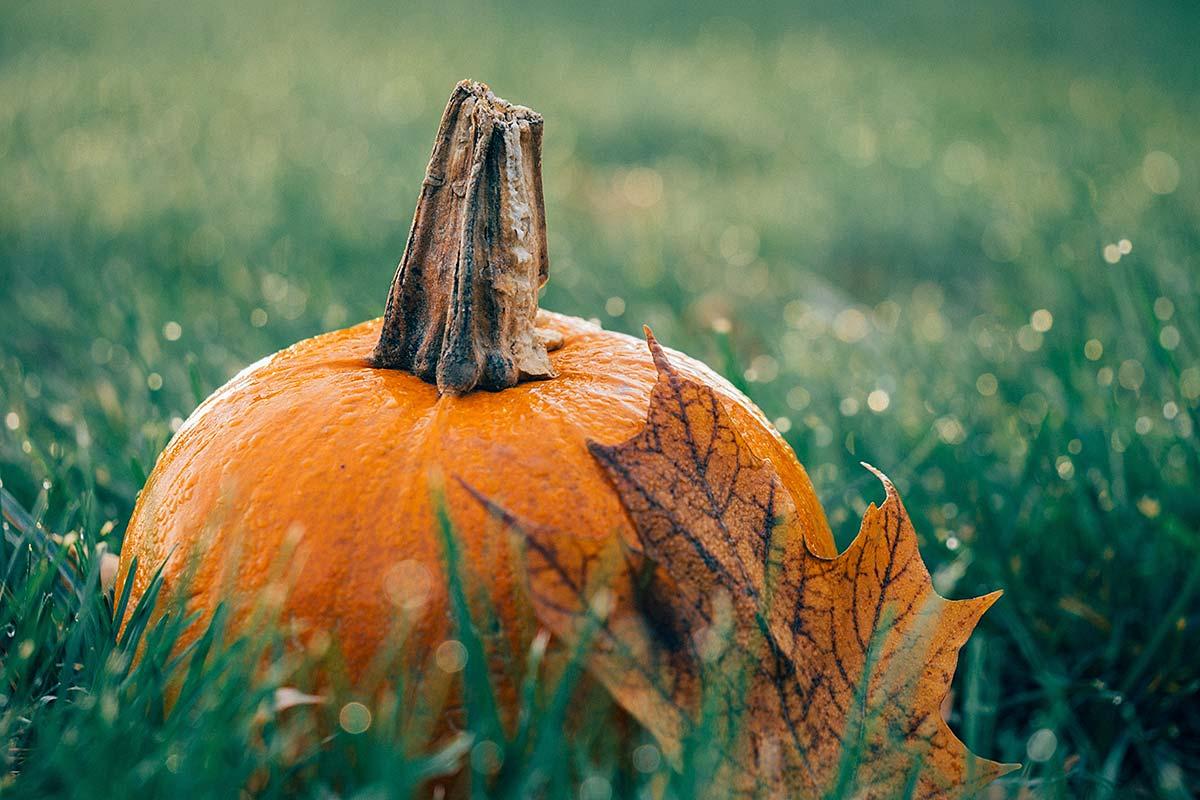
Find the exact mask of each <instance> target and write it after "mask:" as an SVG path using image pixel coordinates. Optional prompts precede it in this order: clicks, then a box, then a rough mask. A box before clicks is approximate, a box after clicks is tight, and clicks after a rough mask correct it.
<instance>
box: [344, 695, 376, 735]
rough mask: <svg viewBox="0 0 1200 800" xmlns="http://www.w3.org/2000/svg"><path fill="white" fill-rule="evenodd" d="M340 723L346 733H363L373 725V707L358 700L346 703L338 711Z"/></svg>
mask: <svg viewBox="0 0 1200 800" xmlns="http://www.w3.org/2000/svg"><path fill="white" fill-rule="evenodd" d="M338 724H339V725H341V726H342V730H344V731H345V732H346V733H363V732H364V731H366V730H367V728H369V727H371V709H369V708H367V707H366V706H365V705H363V704H362V703H359V702H357V701H354V702H350V703H346V705H344V706H342V710H341V711H339V712H338Z"/></svg>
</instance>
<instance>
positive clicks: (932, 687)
mask: <svg viewBox="0 0 1200 800" xmlns="http://www.w3.org/2000/svg"><path fill="white" fill-rule="evenodd" d="M646 338H647V342H648V344H649V346H650V351H651V353H652V355H653V357H654V362H655V364H656V366H657V368H658V381H657V383H656V385H655V388H654V390H653V392H652V394H651V398H650V409H649V413H648V416H647V421H646V425H645V427H644V428H643V429H642V430H641V431H640V432H639V433H637V434H636V435H635V436H633V437H632V438H631V439H629V440H628V441H625V442H622V443H620V444H616V445H604V444H599V443H594V442H593V443H590V444H589V447H590V449H591V452H592V454H593V455H594V456H595V457H596V459H597V460H598V462H599V463H600V464H601V465H602V467H603V469H604V470H605V472H606V473H607V474H608V476H609V478H610V479H611V480H612V482H613V485H614V486H615V487H616V490H617V492H618V494H619V495H620V497H621V500H622V502H623V504H624V506H625V509H626V511H627V513H628V515H629V517H630V519H631V521H632V522H633V525H634V528H635V530H636V533H637V541H636V542H629V543H623V544H618V545H616V546H615V547H614V551H613V552H612V553H610V554H609V556H608V557H604V556H597V555H596V554H595V553H594V550H592V549H589V548H584V547H580V546H578V543H577V540H576V539H575V537H574V536H572V535H571V534H570V533H567V532H564V531H558V530H552V529H547V528H544V527H539V526H536V525H532V524H529V523H527V522H525V521H523V520H519V519H516V518H514V517H513V516H511V515H510V514H508V513H507V512H505V511H504V509H502V508H499V507H498V506H496V505H495V504H493V503H491V502H490V501H488V500H487V499H486V498H482V497H480V500H481V501H483V502H484V503H485V504H487V505H488V507H489V508H490V509H491V510H492V511H493V513H495V514H496V515H497V516H498V517H499V518H501V519H502V520H504V522H505V523H506V524H508V525H509V526H510V527H512V528H513V529H515V530H517V531H518V532H519V533H520V535H521V536H522V537H523V539H524V541H525V544H526V561H527V569H528V573H529V592H530V597H531V599H532V602H533V605H534V608H535V610H536V613H537V615H538V617H539V619H540V620H541V622H542V624H544V625H546V627H547V628H549V629H550V630H551V631H552V632H553V633H554V634H555V635H557V636H558V637H560V638H562V639H565V640H567V641H577V640H579V639H580V638H581V637H583V636H585V635H586V636H588V637H590V639H591V642H592V648H591V651H590V653H589V669H590V671H591V672H592V674H593V675H595V677H596V678H597V679H598V680H599V681H600V682H601V683H602V684H603V685H604V686H605V687H606V688H607V689H608V691H609V692H610V693H611V694H612V696H613V697H614V698H615V700H616V701H617V702H618V703H619V704H620V705H621V706H622V707H624V708H625V710H626V711H628V712H629V713H630V714H631V715H632V716H633V717H634V718H636V719H637V720H638V721H639V722H640V723H641V724H642V725H644V726H645V727H646V728H647V729H648V730H649V731H650V732H651V734H652V735H654V736H655V738H656V739H657V740H658V742H659V744H660V745H661V746H662V748H663V750H664V752H665V753H666V754H667V756H668V758H670V759H672V760H674V761H676V762H678V760H679V759H680V757H681V753H682V752H683V750H684V748H685V747H687V746H689V737H691V736H693V733H694V732H697V731H701V730H702V731H703V738H704V741H703V742H702V743H701V745H702V748H703V753H704V757H705V758H707V759H708V761H707V762H706V763H711V765H712V769H711V772H712V776H711V777H712V780H711V781H710V782H709V783H708V784H707V786H706V791H708V792H711V793H712V794H713V795H714V796H721V795H727V794H733V795H738V796H755V797H757V796H766V797H797V796H799V797H813V798H817V797H855V798H864V800H867V799H872V798H880V799H882V798H895V797H912V798H923V799H929V800H933V799H934V798H952V797H961V796H963V795H965V794H969V793H971V792H973V791H975V790H977V789H979V788H981V787H982V786H984V785H986V784H987V783H989V782H991V781H992V780H993V779H994V778H996V777H998V776H999V775H1002V774H1004V773H1005V772H1008V771H1009V770H1011V769H1015V768H1016V765H1005V764H998V763H996V762H993V761H988V760H985V759H981V758H978V757H976V756H974V755H973V754H971V753H970V752H969V751H968V750H967V749H966V747H965V746H964V745H963V744H962V742H960V741H959V740H958V739H957V738H956V737H955V736H954V734H953V733H952V732H951V731H950V729H949V727H948V726H947V725H946V723H945V721H944V720H943V718H942V715H941V713H940V706H941V703H942V700H943V699H944V698H945V696H946V694H947V692H948V691H949V687H950V682H951V679H952V678H953V675H954V669H955V666H956V663H957V660H958V650H959V649H960V648H961V647H962V645H963V644H964V643H965V642H966V640H967V638H968V637H969V635H970V633H971V631H972V629H973V628H974V627H975V624H976V623H977V622H978V620H979V618H980V617H981V616H982V614H983V613H984V611H986V610H987V608H988V607H989V606H990V605H991V604H992V603H993V602H995V600H996V599H997V598H998V597H999V592H996V593H993V594H989V595H985V596H983V597H978V598H975V599H972V600H946V599H944V598H942V597H940V596H939V595H938V594H937V593H936V592H935V591H934V589H933V585H932V582H931V580H930V576H929V572H928V570H927V569H926V567H925V564H924V563H923V562H922V560H921V557H920V554H919V552H918V550H917V537H916V533H915V532H914V530H913V527H912V523H911V522H910V520H909V517H908V514H907V512H906V511H905V509H904V506H903V504H902V503H901V501H900V497H899V495H898V494H897V492H896V489H895V487H894V486H893V485H892V483H891V481H889V480H888V479H887V478H886V477H885V476H884V475H883V474H882V473H880V472H879V471H877V470H875V469H874V468H873V467H870V466H869V465H866V464H864V466H865V467H867V469H869V470H871V471H872V472H873V473H875V475H876V476H877V477H879V479H880V480H881V481H882V482H883V485H884V488H885V490H886V499H885V501H884V503H883V505H882V506H878V507H876V506H875V505H874V504H872V505H871V506H870V507H869V508H868V509H867V511H866V514H865V515H864V518H863V523H862V528H861V530H860V532H859V534H858V536H857V537H856V538H855V540H854V542H853V543H852V544H851V545H850V546H849V547H848V548H847V549H846V551H845V552H843V553H842V554H841V555H839V556H837V557H835V558H824V557H821V556H818V555H816V554H814V553H813V552H811V550H810V549H809V548H808V546H807V544H806V543H805V538H804V535H803V532H802V530H801V529H800V526H799V524H798V522H797V518H796V513H795V508H794V506H793V503H792V500H791V497H790V495H789V493H788V491H787V488H786V487H785V486H783V485H782V482H781V480H780V478H779V476H778V474H777V473H776V472H775V470H774V469H773V468H772V466H771V464H770V463H769V462H768V461H766V460H764V459H760V458H758V457H757V456H755V455H754V454H753V453H752V452H751V451H750V449H749V448H748V447H747V446H746V444H745V443H744V442H743V441H742V438H741V436H740V435H739V434H738V432H737V429H736V428H735V427H734V425H733V423H732V421H731V418H730V417H729V415H728V414H727V413H726V411H725V409H724V408H723V406H722V404H721V401H720V399H719V397H718V396H717V395H716V393H715V392H714V391H713V390H712V389H710V388H709V387H707V386H705V385H703V384H700V383H696V382H694V381H690V380H687V379H685V378H683V377H681V376H680V375H679V373H677V372H676V371H675V369H674V368H673V367H672V366H671V364H670V362H669V360H668V358H667V356H666V353H665V352H664V351H663V349H662V347H660V346H659V344H658V342H657V341H655V339H654V337H653V335H652V334H651V333H650V331H649V329H647V330H646ZM477 496H478V495H477ZM693 738H695V737H693ZM691 745H693V752H695V747H694V745H696V742H691Z"/></svg>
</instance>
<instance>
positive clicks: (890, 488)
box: [858, 461, 900, 500]
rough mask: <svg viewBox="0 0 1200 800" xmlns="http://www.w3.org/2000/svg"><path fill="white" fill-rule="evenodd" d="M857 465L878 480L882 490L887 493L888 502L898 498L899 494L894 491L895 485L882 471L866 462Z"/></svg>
mask: <svg viewBox="0 0 1200 800" xmlns="http://www.w3.org/2000/svg"><path fill="white" fill-rule="evenodd" d="M858 463H859V464H860V465H861V466H862V467H863V468H864V469H866V470H867V471H868V472H870V473H871V474H872V475H874V476H875V477H876V478H878V479H879V482H880V483H882V484H883V490H884V491H885V492H886V493H887V499H888V500H891V499H892V498H893V497H897V498H898V497H899V496H900V493H899V492H897V491H896V484H894V483H892V479H891V478H889V477H888V476H887V475H884V474H883V471H882V470H880V469H879V468H878V467H876V466H875V465H873V464H868V463H867V462H866V461H860V462H858Z"/></svg>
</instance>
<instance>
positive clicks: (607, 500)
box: [117, 81, 836, 704]
mask: <svg viewBox="0 0 1200 800" xmlns="http://www.w3.org/2000/svg"><path fill="white" fill-rule="evenodd" d="M542 129H543V123H542V118H541V117H540V116H539V115H537V114H536V113H534V112H533V111H530V110H529V109H527V108H524V107H521V106H516V105H512V104H509V103H508V102H506V101H504V100H502V99H500V98H498V97H496V96H495V95H494V94H492V92H491V91H490V90H489V89H488V87H487V86H485V85H483V84H481V83H475V82H469V81H463V82H462V83H460V84H458V86H457V87H456V88H455V90H454V93H453V94H452V96H451V98H450V101H449V103H448V104H447V106H446V109H445V112H444V115H443V117H442V121H441V125H440V128H439V131H438V134H437V138H436V141H435V144H434V148H433V154H432V157H431V159H430V161H429V166H428V169H427V173H426V176H425V180H424V182H423V185H422V187H421V191H420V196H419V200H418V203H417V207H416V212H415V215H414V219H413V223H412V228H411V231H410V234H409V237H408V243H407V246H406V248H405V251H404V254H403V257H402V259H401V261H400V265H399V268H398V270H397V271H396V274H395V278H394V280H393V282H392V284H391V290H390V293H389V295H388V299H387V305H386V310H385V313H384V316H383V317H382V318H381V319H375V320H371V321H367V322H363V323H361V324H358V325H355V326H353V327H350V328H347V329H345V330H338V331H333V332H330V333H325V334H322V335H319V336H316V337H314V338H311V339H307V340H305V341H302V342H299V343H297V344H295V345H293V346H291V347H289V348H287V349H286V350H283V351H281V352H278V353H275V354H274V355H271V356H269V357H267V358H264V359H263V360H261V361H259V362H258V363H256V364H253V365H252V366H250V367H248V368H246V369H245V370H244V371H243V372H241V373H240V374H238V375H237V376H236V377H234V378H233V379H232V380H230V381H229V382H228V383H227V384H226V385H225V386H223V387H222V388H220V389H219V390H217V391H216V392H215V393H214V394H213V395H212V396H211V397H209V398H208V399H207V400H206V401H205V402H204V403H203V404H201V405H200V407H199V408H197V409H196V411H195V412H194V413H193V414H192V415H191V416H190V417H189V418H188V420H187V421H186V422H185V423H184V424H183V426H182V427H181V428H180V429H179V431H178V432H177V433H176V435H175V436H174V438H173V439H172V440H171V442H170V443H169V444H168V446H167V447H166V449H165V450H164V451H163V453H162V454H161V455H160V457H159V458H158V461H157V463H156V465H155V467H154V470H153V471H152V473H151V475H150V476H149V479H148V481H147V483H146V485H145V488H144V489H143V491H142V493H141V495H140V496H139V498H138V502H137V505H136V508H135V510H134V512H133V516H132V518H131V520H130V523H129V526H128V531H127V534H126V538H125V545H124V548H123V550H122V553H121V564H120V568H121V574H120V575H119V577H118V583H117V585H118V586H122V585H124V582H125V580H126V575H127V574H128V572H129V570H130V567H131V564H133V562H134V559H135V558H136V559H137V562H138V563H139V564H140V565H141V567H140V568H139V570H138V572H137V574H136V575H135V576H134V577H133V581H132V589H131V591H132V596H131V600H132V601H134V602H136V601H137V599H138V598H139V597H140V596H141V595H142V594H143V593H144V592H145V591H146V589H147V587H148V585H149V583H150V577H151V574H152V572H153V569H154V567H155V566H157V565H159V564H161V563H164V562H165V568H164V572H163V576H164V580H165V582H166V585H167V587H168V589H170V587H172V586H179V585H180V584H181V583H182V582H184V581H186V586H185V587H184V588H185V592H186V597H187V599H188V603H189V607H190V608H191V609H192V610H196V611H200V612H202V613H204V614H207V613H211V612H212V610H213V609H214V607H215V606H216V605H217V604H218V603H219V602H222V601H226V602H229V603H231V604H232V605H233V606H234V608H235V609H240V612H239V613H238V614H235V620H240V624H243V625H244V624H245V623H246V620H247V619H248V618H249V616H248V612H247V611H246V609H248V608H250V607H251V605H252V602H251V601H252V599H253V598H256V597H260V596H262V594H263V593H264V592H265V591H266V590H268V588H270V587H272V586H279V585H282V586H283V587H284V592H283V594H282V596H281V597H280V598H279V602H280V605H279V607H280V609H281V611H282V613H283V615H284V617H285V618H286V619H288V620H292V621H297V622H299V623H301V627H302V628H303V629H306V630H308V631H310V632H312V631H324V632H325V633H327V634H328V635H329V636H330V637H331V638H332V640H333V641H334V642H336V644H337V646H338V647H339V648H340V651H341V655H342V658H343V660H344V661H343V663H344V666H345V670H346V675H347V676H348V677H349V679H350V681H351V682H354V683H360V682H361V681H363V680H365V679H366V676H367V675H368V672H369V665H370V664H371V662H372V659H373V658H374V657H375V656H376V655H377V654H378V653H380V650H381V648H382V647H384V645H385V644H386V642H387V639H388V637H389V635H390V634H391V633H392V632H393V625H392V622H393V621H394V620H396V619H397V618H398V617H399V616H400V615H401V614H405V615H409V616H411V618H412V620H411V630H410V631H409V634H408V638H407V639H406V647H407V648H408V649H411V650H414V651H416V652H425V653H428V652H430V651H432V650H433V649H434V648H436V647H437V646H438V644H439V643H441V642H442V641H444V640H445V639H447V638H448V637H450V636H451V635H452V630H451V622H450V614H449V607H448V599H447V584H446V578H445V571H444V569H443V567H442V549H443V547H442V539H441V533H440V532H439V529H438V522H437V506H436V505H435V503H436V502H443V503H444V504H445V507H446V509H447V511H448V514H449V517H450V519H451V521H452V523H453V535H454V536H456V537H457V539H458V541H459V544H460V546H459V548H458V549H459V550H460V551H461V558H462V562H463V567H464V569H465V573H466V575H467V576H468V579H469V580H470V581H471V582H472V583H471V586H470V589H471V590H472V592H473V593H475V594H482V595H483V596H485V597H486V598H487V599H488V601H489V605H490V608H491V610H492V611H493V612H494V614H495V616H496V618H497V621H498V623H499V628H500V630H501V631H503V634H502V635H501V636H500V637H498V639H497V641H494V642H492V643H490V644H489V645H488V647H489V648H491V651H490V652H489V658H490V659H492V660H493V661H495V662H497V663H495V664H493V665H492V666H493V667H494V672H495V673H496V675H497V676H498V688H499V691H500V696H501V699H502V702H509V703H510V704H511V703H512V702H513V699H512V698H513V694H512V692H513V690H514V686H513V681H512V680H510V679H508V678H506V676H511V675H514V674H515V675H519V674H520V671H521V668H520V666H519V665H516V666H513V665H512V664H511V663H509V664H505V663H501V662H502V661H504V660H506V659H507V660H508V661H511V657H510V656H508V655H507V654H510V653H517V654H522V653H525V652H527V650H528V647H529V645H530V643H531V641H532V639H533V637H534V636H535V635H536V633H537V630H538V623H537V622H536V620H535V618H534V616H533V612H532V611H531V610H530V608H529V604H528V603H523V602H521V600H520V595H521V591H520V587H521V584H522V582H523V581H526V580H531V581H536V580H538V576H537V575H532V574H526V571H525V569H524V567H523V564H522V563H521V559H520V558H519V557H518V555H517V554H518V552H519V551H518V550H516V549H514V548H512V547H511V546H509V544H508V542H507V540H506V539H505V533H504V531H503V530H502V529H501V526H499V525H497V524H496V521H495V518H494V515H493V514H492V513H491V511H489V507H488V504H486V503H482V502H480V500H479V498H480V497H486V498H488V499H489V500H490V501H491V502H493V503H494V504H495V506H496V507H502V508H504V509H506V511H507V512H510V513H511V514H513V515H515V516H516V517H519V518H520V519H522V520H524V521H526V522H527V523H531V524H535V525H538V526H542V527H544V528H545V529H546V530H555V531H562V532H566V533H565V534H564V535H569V536H571V537H572V538H573V539H574V544H573V546H574V547H576V548H578V549H579V550H580V551H581V552H583V553H584V554H585V556H586V555H587V554H596V555H597V557H598V555H599V554H600V553H601V552H603V551H605V549H606V548H609V547H611V546H612V544H613V543H614V542H615V541H618V540H622V541H633V540H634V538H635V537H634V530H633V523H632V522H631V519H630V517H629V515H628V513H627V512H626V509H625V507H624V505H623V503H622V500H621V497H620V496H619V494H618V492H617V489H616V487H615V486H614V485H613V482H612V480H611V479H610V477H609V476H607V475H606V474H605V472H604V471H603V470H602V468H601V466H600V465H599V464H598V463H597V461H596V459H595V457H594V456H593V453H592V452H590V451H589V443H590V442H598V443H616V442H621V441H625V440H626V439H628V438H630V437H631V436H633V435H635V434H636V433H637V432H638V431H639V430H640V429H641V428H642V427H643V426H644V425H645V421H646V417H647V409H648V407H649V405H650V399H651V392H652V390H653V388H654V386H655V382H656V378H657V372H656V368H655V364H654V362H653V360H652V358H651V355H650V353H649V352H648V351H647V348H646V344H645V342H643V341H641V340H638V339H635V338H633V337H630V336H626V335H624V334H620V333H614V332H611V331H605V330H602V329H601V328H600V327H599V326H598V325H597V324H596V323H594V322H588V321H585V320H583V319H579V318H576V317H570V316H564V315H561V314H554V313H550V312H547V311H539V309H538V306H537V295H538V291H539V289H540V288H541V286H542V285H543V284H544V282H545V280H546V278H547V276H548V268H549V261H548V257H547V248H546V228H545V212H544V207H543V199H542V181H541V163H540V162H541V158H540V156H541V140H542ZM670 359H671V362H672V364H673V365H674V367H675V369H676V371H677V372H678V374H679V375H681V376H683V377H684V378H686V379H688V380H690V381H694V382H697V383H700V384H702V385H704V386H706V387H709V388H710V389H711V390H712V391H713V392H714V393H715V394H716V396H717V397H719V399H720V401H721V403H722V404H723V406H724V408H725V411H726V413H727V414H728V416H729V418H730V420H731V424H732V425H733V426H734V427H735V428H736V430H737V432H738V433H739V435H740V436H741V438H742V440H743V441H744V442H745V444H746V445H747V446H748V447H749V448H751V449H752V450H753V451H754V453H755V454H756V455H757V456H758V457H759V458H762V459H766V460H768V461H769V462H770V463H771V464H772V465H773V466H774V468H775V469H776V471H777V472H778V473H779V474H780V476H781V478H782V482H783V485H784V486H786V487H787V491H788V493H789V494H790V496H791V500H792V503H793V504H794V506H795V508H796V509H797V514H798V517H799V520H800V523H801V525H802V528H803V530H804V531H805V538H806V539H807V542H808V546H809V547H810V548H811V549H812V550H813V552H815V553H818V554H822V555H830V556H831V555H834V554H835V553H836V551H835V549H834V546H833V540H832V537H831V535H830V532H829V528H828V525H827V523H826V521H825V518H824V515H823V512H822V510H821V508H820V506H819V504H818V502H817V499H816V497H815V495H814V492H813V490H812V486H811V484H810V482H809V479H808V477H807V475H806V474H805V472H804V468H803V467H802V466H801V465H800V463H799V462H798V461H797V460H796V458H795V456H794V454H793V453H792V451H791V449H790V448H789V447H788V445H787V444H786V443H785V442H784V440H783V439H782V438H781V437H780V436H779V434H778V433H777V432H776V431H775V429H774V428H773V427H772V426H771V425H770V424H769V423H768V422H767V421H766V419H765V418H764V416H763V415H762V413H760V411H759V410H758V409H757V408H756V407H755V406H754V405H753V403H751V402H750V400H748V399H747V398H746V397H745V396H744V395H742V394H741V393H740V392H739V391H737V390H736V389H735V388H733V387H732V386H731V385H730V384H729V383H727V382H726V381H725V380H723V379H722V378H720V377H719V376H717V375H716V374H714V373H713V372H712V371H711V370H709V369H708V368H707V367H705V366H704V365H703V364H701V363H700V362H698V361H695V360H693V359H691V358H688V357H687V356H685V355H683V354H680V353H676V352H670ZM435 495H437V497H438V498H440V500H435ZM281 561H283V562H284V563H282V564H281ZM195 627H196V626H193V632H192V634H191V635H193V636H194V635H195V634H196V633H197V632H198V631H196V630H195ZM489 641H490V640H489ZM505 696H507V698H508V700H504V698H505Z"/></svg>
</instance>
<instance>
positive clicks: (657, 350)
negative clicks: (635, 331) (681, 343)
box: [642, 325, 675, 375]
mask: <svg viewBox="0 0 1200 800" xmlns="http://www.w3.org/2000/svg"><path fill="white" fill-rule="evenodd" d="M642 333H644V334H645V335H646V344H647V346H649V348H650V355H651V357H652V358H653V359H654V366H655V367H657V368H658V372H659V374H660V375H661V374H664V373H673V372H674V371H675V370H674V368H673V367H672V366H671V362H670V361H668V360H667V353H666V351H665V350H663V346H662V345H661V344H659V343H658V339H656V338H654V331H652V330H650V326H649V325H643V326H642Z"/></svg>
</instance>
